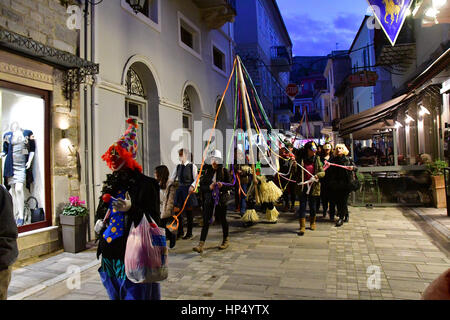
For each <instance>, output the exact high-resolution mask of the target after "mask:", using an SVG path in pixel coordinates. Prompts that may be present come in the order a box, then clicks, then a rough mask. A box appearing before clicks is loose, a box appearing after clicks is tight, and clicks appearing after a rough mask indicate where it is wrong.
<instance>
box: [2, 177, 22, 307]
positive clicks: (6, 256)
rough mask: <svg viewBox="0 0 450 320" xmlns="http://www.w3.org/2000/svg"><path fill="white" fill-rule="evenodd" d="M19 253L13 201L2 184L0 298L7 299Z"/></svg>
mask: <svg viewBox="0 0 450 320" xmlns="http://www.w3.org/2000/svg"><path fill="white" fill-rule="evenodd" d="M18 255H19V251H18V249H17V225H16V222H15V221H14V211H13V202H12V198H11V195H10V194H9V192H8V191H7V190H6V189H5V187H4V186H3V185H2V186H0V300H6V297H7V294H8V286H9V282H10V281H11V272H12V269H11V265H12V264H13V263H14V262H15V261H16V259H17V256H18Z"/></svg>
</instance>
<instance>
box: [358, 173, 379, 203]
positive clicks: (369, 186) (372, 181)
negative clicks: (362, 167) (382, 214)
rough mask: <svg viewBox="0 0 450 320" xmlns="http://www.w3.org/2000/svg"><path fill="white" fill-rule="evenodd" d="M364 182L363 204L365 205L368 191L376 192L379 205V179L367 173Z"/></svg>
mask: <svg viewBox="0 0 450 320" xmlns="http://www.w3.org/2000/svg"><path fill="white" fill-rule="evenodd" d="M363 177H364V178H363V181H362V202H363V203H365V199H366V191H369V192H374V193H375V194H376V197H377V201H378V203H381V191H380V186H379V185H378V178H377V177H374V176H372V175H371V174H370V173H365V174H364V175H363Z"/></svg>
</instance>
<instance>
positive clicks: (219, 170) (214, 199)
mask: <svg viewBox="0 0 450 320" xmlns="http://www.w3.org/2000/svg"><path fill="white" fill-rule="evenodd" d="M210 160H211V164H210V165H209V164H207V165H205V171H204V173H203V174H202V176H201V177H200V190H201V192H202V194H203V199H204V206H203V227H202V233H201V235H200V242H199V244H198V246H196V247H194V248H193V250H194V251H195V252H198V253H202V252H203V247H204V245H205V241H206V237H207V236H208V230H209V225H210V223H211V222H212V217H213V216H214V215H215V217H216V219H217V221H219V222H220V223H221V225H222V232H223V241H222V244H221V245H220V246H219V249H220V250H224V249H226V248H228V246H229V239H228V222H227V217H226V215H227V201H228V199H229V191H230V190H231V186H228V185H224V183H227V184H229V183H230V182H231V177H230V173H229V172H228V170H227V169H226V168H224V167H223V164H222V161H223V159H222V153H221V152H220V151H219V150H214V151H213V152H211V154H210Z"/></svg>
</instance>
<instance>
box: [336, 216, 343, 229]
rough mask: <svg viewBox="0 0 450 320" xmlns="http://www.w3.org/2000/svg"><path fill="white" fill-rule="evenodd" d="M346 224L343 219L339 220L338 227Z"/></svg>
mask: <svg viewBox="0 0 450 320" xmlns="http://www.w3.org/2000/svg"><path fill="white" fill-rule="evenodd" d="M343 224H344V220H342V218H339V220H338V221H337V222H336V227H340V226H342V225H343Z"/></svg>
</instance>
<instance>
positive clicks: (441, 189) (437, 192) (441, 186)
mask: <svg viewBox="0 0 450 320" xmlns="http://www.w3.org/2000/svg"><path fill="white" fill-rule="evenodd" d="M431 180H432V190H433V200H434V206H435V207H436V208H446V207H447V200H446V197H445V179H444V176H431Z"/></svg>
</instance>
